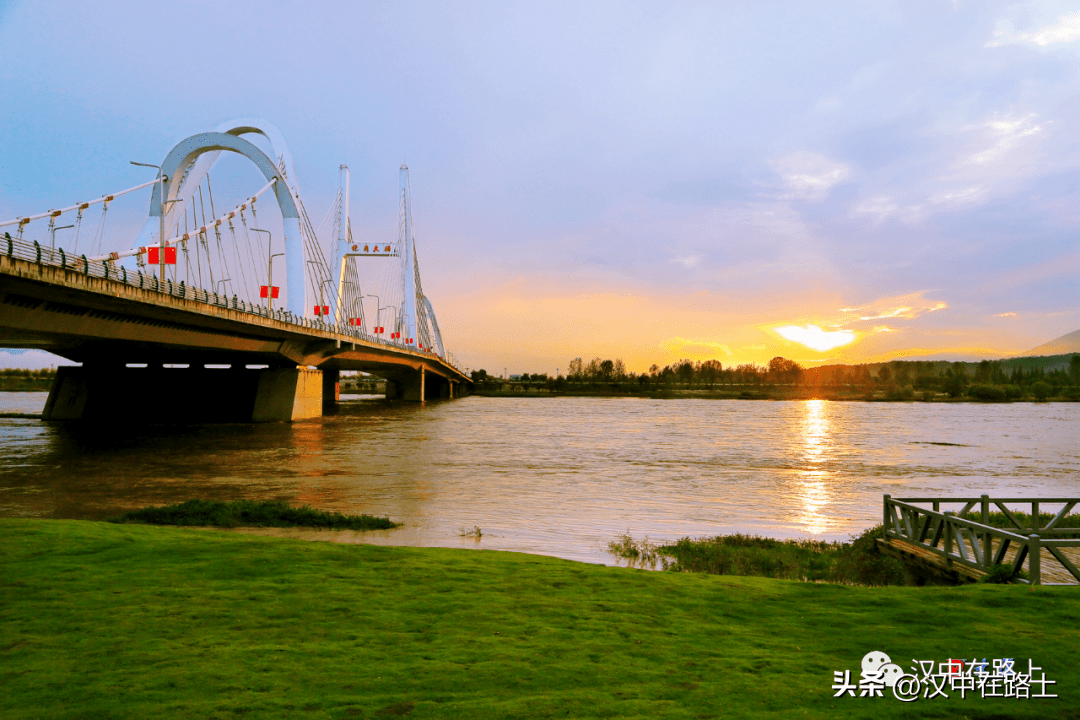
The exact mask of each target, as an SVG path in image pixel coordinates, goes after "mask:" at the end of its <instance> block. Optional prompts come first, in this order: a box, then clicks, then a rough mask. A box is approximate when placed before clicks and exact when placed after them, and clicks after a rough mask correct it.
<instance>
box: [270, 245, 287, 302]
mask: <svg viewBox="0 0 1080 720" xmlns="http://www.w3.org/2000/svg"><path fill="white" fill-rule="evenodd" d="M276 257H285V253H274V254H273V255H271V256H270V261H269V262H268V263H266V265H267V267H266V282H267V283H268V285H267V287H266V309H267V310H270V311H273V309H274V307H273V304H274V258H276ZM286 279H287V278H286Z"/></svg>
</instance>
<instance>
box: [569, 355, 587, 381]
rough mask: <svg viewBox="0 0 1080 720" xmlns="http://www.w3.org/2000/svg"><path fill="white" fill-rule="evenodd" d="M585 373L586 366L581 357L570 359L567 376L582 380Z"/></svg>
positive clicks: (571, 378)
mask: <svg viewBox="0 0 1080 720" xmlns="http://www.w3.org/2000/svg"><path fill="white" fill-rule="evenodd" d="M584 375H585V366H584V364H583V363H582V362H581V358H574V359H573V360H571V361H570V364H569V365H568V366H567V368H566V377H567V378H568V379H569V380H577V381H580V380H581V379H582V377H583V376H584Z"/></svg>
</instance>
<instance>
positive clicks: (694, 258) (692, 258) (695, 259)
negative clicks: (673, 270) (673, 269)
mask: <svg viewBox="0 0 1080 720" xmlns="http://www.w3.org/2000/svg"><path fill="white" fill-rule="evenodd" d="M671 262H673V263H678V264H679V265H685V266H686V267H688V268H692V267H697V265H698V264H699V263H700V262H701V256H700V255H687V256H686V257H674V258H671Z"/></svg>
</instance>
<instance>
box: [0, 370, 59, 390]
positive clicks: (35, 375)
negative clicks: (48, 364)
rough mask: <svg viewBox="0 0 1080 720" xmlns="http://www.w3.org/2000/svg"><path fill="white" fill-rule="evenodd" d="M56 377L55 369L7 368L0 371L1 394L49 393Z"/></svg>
mask: <svg viewBox="0 0 1080 720" xmlns="http://www.w3.org/2000/svg"><path fill="white" fill-rule="evenodd" d="M55 377H56V369H55V368H48V369H45V370H29V369H26V368H5V369H2V370H0V392H48V391H49V388H51V387H52V383H53V379H54V378H55Z"/></svg>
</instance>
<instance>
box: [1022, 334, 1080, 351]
mask: <svg viewBox="0 0 1080 720" xmlns="http://www.w3.org/2000/svg"><path fill="white" fill-rule="evenodd" d="M1074 352H1080V330H1074V331H1073V332H1071V333H1069V334H1068V335H1062V336H1061V337H1059V338H1055V339H1053V340H1051V341H1050V342H1048V343H1043V344H1042V345H1040V346H1039V347H1034V348H1031V349H1030V350H1028V351H1027V352H1026V353H1024V355H1062V354H1064V353H1074Z"/></svg>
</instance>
